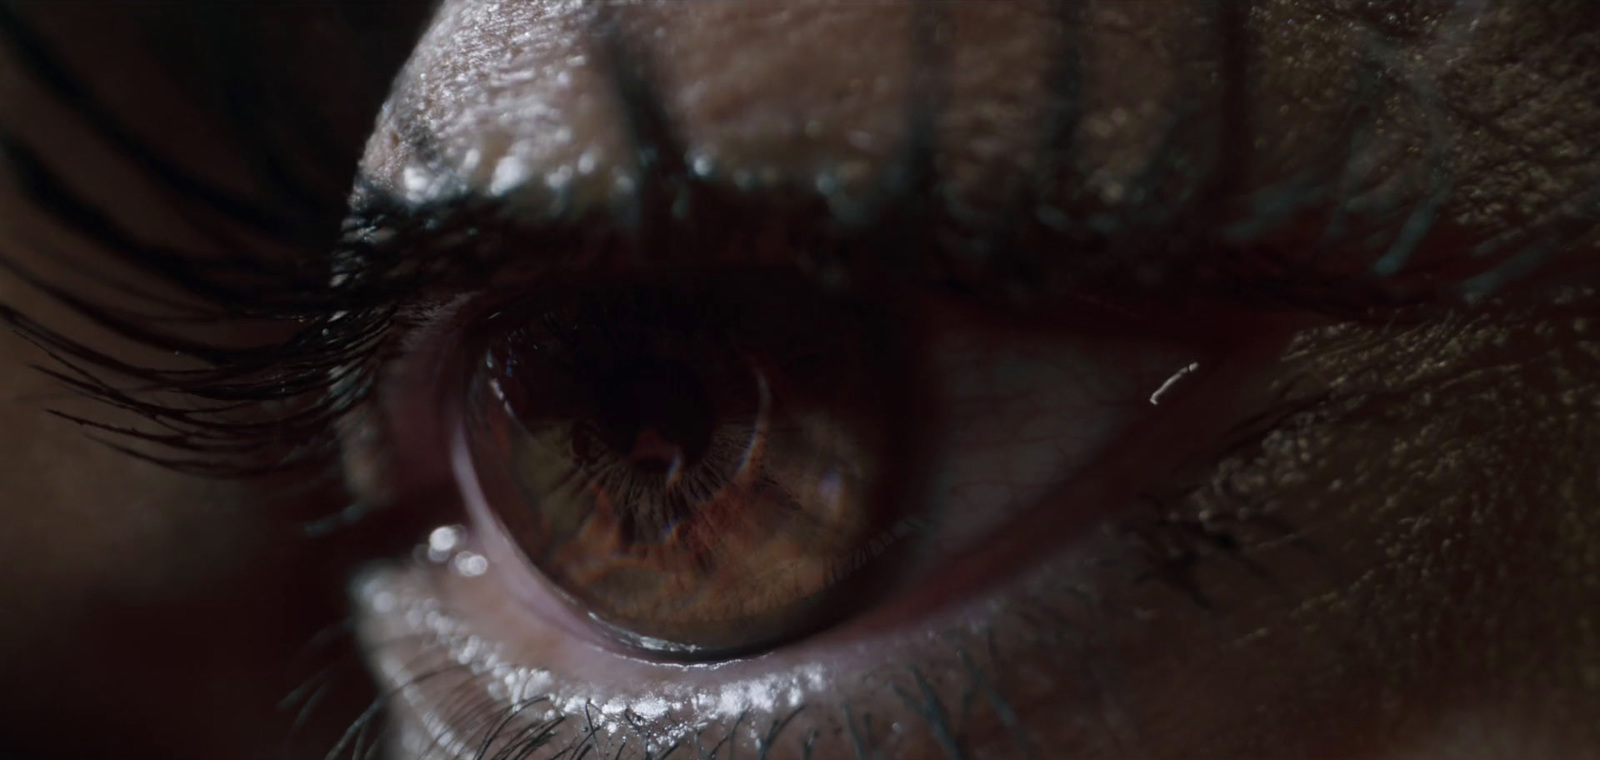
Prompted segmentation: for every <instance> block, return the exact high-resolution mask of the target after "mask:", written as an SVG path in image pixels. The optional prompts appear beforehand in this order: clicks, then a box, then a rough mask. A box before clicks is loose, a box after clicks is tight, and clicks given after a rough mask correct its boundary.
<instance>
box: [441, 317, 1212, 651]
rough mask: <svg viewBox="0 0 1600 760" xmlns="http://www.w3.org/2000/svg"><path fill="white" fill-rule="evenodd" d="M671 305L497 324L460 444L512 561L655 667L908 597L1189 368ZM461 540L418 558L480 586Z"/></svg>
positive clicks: (1155, 355)
mask: <svg viewBox="0 0 1600 760" xmlns="http://www.w3.org/2000/svg"><path fill="white" fill-rule="evenodd" d="M691 296H692V297H674V298H666V297H661V294H659V293H642V292H639V291H638V290H637V289H636V288H635V287H634V286H615V287H610V288H606V287H601V288H596V289H593V290H591V291H586V292H582V293H568V294H566V295H564V296H560V295H558V296H549V297H544V298H541V299H539V301H538V303H537V304H536V305H533V306H528V307H526V308H515V309H509V310H501V311H499V312H497V313H498V314H500V315H501V319H499V320H497V322H498V326H497V327H496V329H495V332H492V333H491V334H489V335H488V336H487V337H486V338H485V340H484V342H483V345H484V346H485V353H484V355H483V356H482V357H480V358H481V361H478V362H477V368H476V370H475V371H474V372H473V374H472V378H471V380H470V381H469V382H468V384H467V387H466V389H465V393H464V396H465V398H464V400H463V401H462V404H463V407H464V412H465V413H464V414H462V415H461V429H460V430H459V431H458V433H457V434H458V436H459V439H460V441H461V449H462V452H463V456H462V463H463V467H464V468H465V471H464V472H458V476H460V478H461V479H462V480H463V487H464V488H469V489H470V490H471V491H473V492H472V493H468V494H466V497H467V501H468V503H469V504H479V505H481V506H482V509H481V513H482V514H480V515H479V518H480V520H479V522H480V523H481V524H479V525H478V526H477V527H478V528H479V529H482V530H484V531H487V532H491V533H493V534H495V535H497V536H499V537H501V538H503V539H504V540H505V543H506V544H508V545H509V546H511V547H514V552H513V553H514V554H515V557H516V562H514V563H510V564H514V565H516V566H517V567H514V568H511V569H509V570H508V572H510V573H513V574H517V575H519V577H520V580H519V581H518V582H525V583H528V584H532V585H535V586H538V587H540V588H542V589H544V590H545V591H546V592H548V594H547V595H548V596H549V597H551V598H554V599H557V600H559V605H560V606H562V607H564V608H565V609H566V610H567V614H568V616H569V617H570V618H571V619H573V620H576V621H580V622H581V623H582V625H583V626H586V627H587V628H588V629H589V630H590V631H591V632H592V633H593V634H594V635H595V636H596V637H597V638H598V639H602V640H605V641H608V642H611V643H614V644H616V645H618V646H621V647H623V648H624V649H626V650H629V651H636V652H640V653H643V654H645V655H647V656H651V657H656V658H662V659H717V658H723V657H728V656H734V655H738V654H745V653H751V652H756V651H761V650H765V649H769V648H772V647H775V646H778V645H781V644H784V643H785V642H788V641H792V640H795V639H798V638H801V637H804V636H806V635H808V634H811V633H814V632H817V631H819V630H821V629H824V628H827V627H829V626H830V625H833V624H836V623H838V622H840V621H842V620H844V619H846V618H848V617H849V616H851V615H852V614H854V613H857V612H860V611H862V610H863V609H865V608H868V607H871V606H873V605H875V604H882V603H884V602H885V601H886V600H889V599H892V598H893V597H895V596H897V595H905V594H915V593H918V592H919V588H920V587H921V586H926V585H928V584H926V583H923V582H920V581H919V579H925V578H926V577H927V576H928V575H929V574H930V573H934V572H937V571H938V570H939V568H940V566H941V565H943V564H946V563H948V562H950V561H951V560H952V559H953V558H957V557H960V556H963V555H966V554H970V553H972V552H975V551H978V550H980V549H981V546H982V544H983V540H982V539H983V538H984V537H985V536H988V535H992V534H993V533H995V532H996V531H1000V530H1003V529H1005V527H1006V526H1007V524H1008V523H1010V522H1012V521H1014V520H1016V519H1017V518H1018V517H1019V516H1021V515H1024V514H1027V513H1029V512H1030V511H1033V510H1035V509H1037V508H1039V507H1040V506H1041V503H1042V502H1043V501H1044V500H1046V499H1048V498H1049V497H1050V496H1051V494H1052V493H1054V492H1055V491H1057V489H1059V488H1060V487H1061V486H1062V484H1064V483H1067V482H1070V481H1071V480H1072V479H1073V478H1075V477H1077V476H1078V475H1079V474H1080V472H1081V471H1082V470H1083V469H1084V468H1085V467H1086V466H1088V465H1089V464H1090V463H1092V462H1094V461H1095V460H1096V458H1097V457H1099V456H1101V455H1102V454H1103V452H1104V450H1105V449H1107V447H1108V445H1109V444H1110V443H1111V442H1112V441H1113V440H1114V439H1115V438H1116V437H1117V436H1118V435H1119V434H1120V433H1121V432H1122V431H1124V430H1125V429H1126V428H1127V427H1128V426H1129V425H1131V424H1132V423H1133V422H1135V421H1136V420H1138V419H1140V418H1143V417H1145V416H1148V415H1149V414H1151V413H1152V410H1157V409H1159V408H1160V404H1161V402H1162V401H1163V399H1167V400H1169V401H1170V400H1171V399H1174V398H1176V397H1177V395H1178V393H1179V386H1182V385H1183V383H1184V382H1185V378H1186V377H1187V376H1188V375H1189V374H1192V373H1193V372H1194V369H1193V365H1194V364H1195V363H1196V361H1197V360H1198V359H1197V358H1196V357H1193V356H1190V355H1187V354H1184V353H1183V352H1182V351H1181V350H1175V349H1171V348H1170V347H1159V346H1157V347H1144V348H1141V347H1136V346H1126V345H1123V346H1120V347H1119V348H1118V349H1116V350H1108V349H1107V348H1106V344H1105V342H1103V341H1097V340H1094V339H1090V338H1084V337H1082V336H1073V335H1070V334H1068V335H1054V334H1050V335H1047V334H1040V333H1037V332H1026V333H1023V334H996V333H997V331H996V330H994V329H993V328H992V327H986V326H978V325H966V324H961V323H959V322H956V323H954V324H950V323H949V320H936V321H939V322H941V324H942V326H941V327H940V328H939V329H937V330H932V331H929V330H926V329H922V328H921V327H918V328H910V327H907V328H906V329H905V330H904V331H903V333H900V332H896V330H897V329H898V327H885V325H883V324H878V323H870V320H867V321H861V320H860V318H859V317H858V316H857V312H855V311H852V309H850V308H849V307H848V306H847V305H841V304H840V302H839V301H838V300H837V299H835V298H834V297H833V296H829V295H824V294H821V293H816V294H805V293H802V294H799V295H797V294H796V293H795V292H793V291H785V292H781V293H774V294H773V295H772V297H771V298H762V297H751V296H750V293H749V292H748V289H744V290H739V291H737V292H728V291H724V290H721V289H719V288H717V287H709V288H704V289H696V291H695V292H694V293H692V294H691ZM507 314H520V315H521V316H520V317H517V318H512V319H506V318H505V315H507ZM796 314H804V315H806V318H805V319H802V320H797V319H795V315H796ZM917 321H918V320H916V319H907V320H904V324H905V325H912V324H914V323H916V322H917ZM887 341H899V342H900V344H901V345H906V344H910V345H914V346H916V348H915V349H914V350H911V351H894V352H886V351H884V350H883V348H884V346H885V345H886V342H887ZM886 355H892V356H894V357H895V358H894V359H893V360H891V359H889V358H886ZM468 481H470V482H468ZM456 530H457V529H455V528H441V529H439V530H436V531H435V532H434V533H433V534H431V535H430V536H429V537H428V540H427V552H428V554H429V556H430V557H431V558H433V559H435V561H440V560H441V558H443V557H449V562H451V563H454V564H453V565H452V567H453V569H454V570H456V571H457V573H459V574H462V575H468V576H471V575H475V574H482V573H483V572H484V571H485V570H487V563H486V561H485V560H484V559H483V558H482V557H479V556H477V555H475V554H471V553H468V554H466V555H465V557H466V558H465V559H462V558H461V557H462V556H463V555H462V554H461V553H459V552H458V551H457V544H458V543H459V541H460V536H459V535H458V533H456V532H454V531H456ZM499 567H500V566H499V564H497V565H496V569H497V570H498V569H499Z"/></svg>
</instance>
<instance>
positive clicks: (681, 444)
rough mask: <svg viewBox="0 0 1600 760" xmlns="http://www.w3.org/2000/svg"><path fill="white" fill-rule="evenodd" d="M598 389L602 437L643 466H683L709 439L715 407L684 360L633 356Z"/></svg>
mask: <svg viewBox="0 0 1600 760" xmlns="http://www.w3.org/2000/svg"><path fill="white" fill-rule="evenodd" d="M598 390H599V393H598V396H599V402H600V403H599V408H598V409H596V410H595V412H596V414H595V422H596V423H598V428H599V430H598V432H599V434H600V439H601V440H602V441H604V442H605V444H606V445H607V446H608V447H610V449H611V451H612V452H613V453H614V454H615V455H616V456H617V457H619V458H621V459H623V460H625V461H628V462H629V463H630V464H632V465H633V466H634V467H637V468H638V469H640V470H642V471H645V472H651V473H660V474H666V473H670V472H674V471H678V470H681V469H682V468H684V467H687V466H689V465H692V464H694V463H695V462H698V461H699V460H700V458H701V457H703V456H704V455H705V453H706V449H707V448H708V447H709V446H710V445H711V434H712V432H713V430H714V429H715V428H716V424H717V418H716V410H715V408H714V407H713V406H712V403H711V396H710V394H709V393H707V391H706V387H705V383H703V382H701V380H700V376H699V374H698V373H696V372H695V371H694V370H692V369H690V368H689V367H688V366H686V365H684V364H683V363H682V362H678V361H671V360H663V359H644V360H639V361H636V362H632V363H630V364H626V365H623V366H621V367H618V368H617V369H616V370H615V371H614V372H612V373H611V375H610V377H608V378H606V380H605V381H604V382H603V384H602V385H601V387H600V388H599V389H598Z"/></svg>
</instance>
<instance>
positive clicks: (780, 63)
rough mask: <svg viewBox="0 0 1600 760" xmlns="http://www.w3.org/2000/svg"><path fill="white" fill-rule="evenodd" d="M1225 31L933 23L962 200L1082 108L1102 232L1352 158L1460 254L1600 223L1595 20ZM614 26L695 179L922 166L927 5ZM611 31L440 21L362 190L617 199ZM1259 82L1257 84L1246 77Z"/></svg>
mask: <svg viewBox="0 0 1600 760" xmlns="http://www.w3.org/2000/svg"><path fill="white" fill-rule="evenodd" d="M1231 5H1232V4H1229V3H1191V2H1163V1H1156V0H1151V1H1149V2H1113V1H1111V0H1100V1H1098V2H1082V3H1077V4H1072V3H1068V4H1059V5H1058V4H1054V3H1046V2H992V3H990V2H968V3H955V4H945V3H933V4H929V7H932V8H934V9H936V10H935V12H936V13H938V14H941V16H942V19H943V20H942V23H941V27H940V29H941V32H940V35H941V37H940V38H941V39H942V40H944V44H945V45H946V46H947V48H946V50H947V55H946V56H945V58H944V60H945V61H946V63H945V65H946V69H945V73H944V76H942V77H940V80H941V81H942V83H943V93H944V97H945V102H944V107H943V108H941V109H939V116H938V120H937V134H938V142H939V145H940V148H939V157H938V162H939V163H938V166H939V170H940V172H941V175H942V178H943V179H944V180H945V183H946V188H947V192H948V193H949V194H950V195H951V196H952V197H955V198H959V199H961V200H963V201H966V202H970V203H977V204H981V203H984V202H986V201H992V200H994V199H996V198H1003V197H1006V196H1007V193H1008V191H1011V190H1015V189H1017V187H1016V186H1017V184H1018V183H1021V182H1026V181H1029V178H1030V177H1033V176H1036V174H1037V169H1038V167H1039V166H1040V165H1041V145H1042V144H1044V143H1046V142H1048V141H1049V138H1050V135H1049V134H1048V130H1047V128H1046V125H1048V124H1050V123H1051V116H1052V114H1053V113H1055V111H1056V109H1058V108H1059V107H1062V106H1063V105H1066V106H1069V107H1076V108H1077V109H1078V112H1079V115H1080V116H1081V118H1080V119H1079V120H1078V121H1077V126H1076V128H1075V129H1073V130H1071V132H1072V140H1071V142H1072V146H1073V148H1074V157H1073V159H1072V162H1073V164H1072V166H1071V172H1072V174H1073V176H1072V178H1071V180H1070V181H1071V182H1072V183H1073V185H1074V192H1076V193H1078V194H1079V195H1086V196H1089V197H1092V198H1093V199H1094V200H1095V202H1097V203H1100V204H1103V205H1111V206H1116V205H1118V204H1119V203H1131V202H1133V201H1134V198H1132V197H1130V192H1129V190H1130V185H1131V184H1132V183H1133V182H1135V181H1136V178H1137V177H1138V176H1139V173H1140V172H1141V171H1142V170H1143V169H1144V168H1145V167H1146V165H1147V164H1148V163H1149V162H1150V161H1151V160H1152V158H1153V157H1154V156H1155V155H1156V151H1157V150H1159V149H1161V148H1163V147H1164V146H1169V145H1173V144H1177V145H1179V146H1180V147H1182V148H1183V149H1184V150H1187V151H1189V152H1190V153H1191V154H1193V155H1192V156H1190V157H1191V158H1192V159H1193V160H1194V161H1195V162H1196V163H1202V164H1203V163H1204V162H1206V161H1208V160H1211V161H1218V160H1220V161H1226V162H1228V168H1229V170H1230V171H1232V172H1234V173H1235V174H1238V175H1241V176H1240V180H1241V181H1242V182H1243V183H1244V184H1242V185H1239V186H1240V187H1258V186H1260V185H1261V184H1262V183H1265V182H1280V181H1286V180H1288V179H1290V178H1293V177H1295V176H1298V175H1303V174H1305V173H1307V172H1311V171H1315V167H1322V166H1326V165H1328V164H1329V162H1330V158H1329V157H1330V155H1331V156H1334V157H1335V158H1334V159H1333V160H1334V165H1337V166H1340V167H1342V171H1343V172H1345V177H1344V179H1343V181H1344V182H1345V183H1347V184H1348V186H1349V187H1350V188H1359V189H1362V190H1364V191H1367V192H1369V193H1370V196H1369V197H1367V198H1366V200H1365V202H1367V203H1369V204H1380V205H1382V204H1384V203H1387V204H1388V207H1404V206H1407V205H1411V206H1415V205H1419V204H1421V203H1422V202H1423V201H1424V200H1426V199H1428V198H1430V197H1433V196H1436V195H1437V196H1438V197H1437V198H1435V200H1436V201H1438V205H1439V213H1438V217H1439V222H1438V224H1437V225H1436V227H1435V230H1436V231H1438V232H1440V235H1439V236H1438V237H1441V238H1447V239H1451V240H1456V241H1459V240H1462V239H1466V240H1473V241H1481V240H1485V239H1488V238H1491V237H1493V236H1494V235H1496V234H1498V233H1501V232H1504V231H1506V230H1508V229H1511V228H1513V227H1514V226H1517V225H1523V226H1526V225H1529V224H1542V223H1545V222H1550V221H1552V220H1554V219H1557V218H1563V217H1570V216H1573V215H1574V211H1575V209H1576V207H1577V206H1578V205H1583V204H1585V202H1587V205H1585V206H1584V208H1585V209H1587V208H1589V207H1592V204H1593V200H1594V198H1593V197H1592V196H1593V192H1594V191H1593V188H1594V187H1596V185H1597V182H1600V161H1597V158H1596V156H1595V155H1594V151H1592V150H1590V149H1589V146H1590V145H1591V144H1592V139H1593V135H1594V134H1597V133H1600V105H1597V103H1600V100H1597V99H1596V98H1594V97H1592V96H1593V94H1594V93H1596V92H1600V82H1597V81H1595V80H1596V77H1597V76H1600V75H1597V74H1596V73H1595V71H1594V70H1593V67H1592V66H1585V65H1584V61H1586V60H1590V59H1592V57H1593V56H1594V54H1595V53H1596V52H1597V50H1600V42H1597V38H1596V32H1595V30H1597V29H1600V15H1597V14H1600V11H1597V10H1596V9H1595V7H1594V6H1593V5H1592V4H1589V3H1585V2H1582V0H1569V1H1567V2H1548V3H1520V2H1487V1H1484V0H1474V1H1471V2H1458V3H1453V2H1445V1H1444V0H1438V1H1436V2H1426V3H1409V2H1405V3H1402V2H1384V1H1380V0H1367V1H1365V2H1343V3H1325V2H1310V1H1309V0H1269V1H1267V2H1260V3H1253V4H1250V5H1251V8H1250V10H1249V11H1248V12H1247V13H1246V17H1247V19H1248V22H1247V23H1246V24H1245V25H1244V32H1243V33H1242V34H1234V35H1232V36H1230V32H1229V31H1228V30H1229V29H1230V28H1231V26H1235V25H1229V24H1227V23H1226V22H1225V21H1224V17H1225V14H1226V13H1227V12H1229V11H1228V10H1227V9H1228V8H1230V7H1231ZM1061 7H1065V8H1067V9H1069V10H1068V11H1062V10H1060V8H1061ZM607 13H608V14H609V16H608V17H609V18H611V19H614V20H615V22H616V23H617V25H618V27H619V28H620V29H621V32H622V36H623V39H624V40H626V47H627V49H628V50H629V51H630V55H632V56H633V57H635V58H637V59H638V60H639V61H641V62H642V63H643V64H644V65H645V66H646V67H647V68H648V70H649V74H650V78H651V80H652V82H653V83H654V84H655V86H656V88H657V90H658V97H659V98H660V100H661V101H662V103H663V105H664V107H665V109H666V111H667V112H668V114H669V115H670V116H671V117H672V119H673V120H674V122H675V123H676V125H677V127H678V129H679V131H680V132H681V136H682V140H683V142H684V144H685V147H686V150H687V152H688V154H689V155H688V156H687V160H688V163H689V164H690V165H691V166H693V167H695V168H696V169H697V170H700V171H704V172H706V173H708V174H710V175H712V176H714V177H717V178H719V179H721V180H724V181H728V182H733V183H736V184H739V185H741V186H760V185H762V184H768V183H780V182H781V183H798V184H800V185H802V186H814V187H817V188H819V189H821V190H822V191H823V192H838V193H841V194H844V195H849V194H850V193H851V191H852V190H859V189H861V188H863V187H866V186H867V185H868V184H869V183H870V181H871V178H873V177H875V176H877V174H878V172H881V171H882V170H883V168H884V167H885V165H886V164H889V163H890V162H891V161H892V160H893V158H894V157H895V156H896V150H897V149H898V148H899V147H900V146H901V145H903V140H904V137H905V134H906V131H907V126H908V124H910V123H911V114H912V106H911V103H912V100H913V97H912V83H913V81H914V78H915V76H917V74H916V72H917V71H918V70H919V69H918V67H917V66H914V65H913V63H912V62H913V61H914V60H916V57H917V55H918V52H917V49H916V48H915V46H914V44H913V43H912V39H913V35H912V33H911V29H912V25H913V22H912V18H913V14H914V13H915V11H914V9H913V3H911V2H900V1H885V2H855V3H850V2H837V1H833V2H819V1H817V0H793V1H790V2H758V1H752V2H655V3H643V4H629V5H618V6H614V7H609V8H608V10H607ZM595 18H596V10H595V4H593V3H588V2H582V1H580V0H532V1H529V0H448V1H447V2H445V3H444V5H443V6H442V7H441V9H440V11H439V14H438V16H437V17H436V19H435V20H434V22H433V24H432V26H431V28H430V30H429V31H428V33H427V34H426V35H425V37H424V38H423V40H422V41H421V43H420V45H419V46H418V47H417V49H416V51H415V53H414V55H413V58H412V60H411V62H410V63H409V65H408V66H407V68H406V69H405V70H404V72H403V73H402V75H401V76H400V78H399V79H398V81H397V85H396V88H395V91H394V93H393V95H392V98H391V100H390V102H389V104H388V105H387V107H386V108H385V110H384V113H383V115H382V116H381V118H380V121H379V128H378V130H377V132H376V133H375V135H374V137H373V139H372V141H371V143H370V144H369V147H368V151H367V156H366V158H365V161H364V164H363V167H364V169H365V171H366V172H367V174H368V175H369V178H370V179H372V180H375V181H376V182H377V183H378V185H379V186H387V187H388V188H390V189H391V190H394V191H396V192H397V193H401V194H405V195H409V196H410V197H411V198H413V199H418V200H422V199H426V198H428V197H429V196H430V195H433V194H437V193H445V192H453V191H459V190H460V189H462V185H463V184H464V185H465V186H466V187H467V188H471V189H475V190H477V191H479V192H485V193H490V194H509V195H512V196H514V197H515V198H516V199H517V200H518V201H521V202H525V203H527V204H529V205H531V206H533V207H538V206H539V205H540V204H542V203H547V202H549V200H550V199H551V198H553V197H555V196H556V195H558V194H564V195H566V196H567V197H568V198H569V199H570V198H571V197H572V196H574V195H575V196H576V197H577V198H579V199H580V200H584V199H586V200H590V201H596V202H599V201H603V200H605V199H607V198H612V197H615V196H616V194H618V193H619V192H621V191H620V190H619V183H620V182H625V180H620V179H619V178H621V177H626V175H627V174H628V172H629V171H631V167H632V164H631V160H632V159H631V155H632V153H631V152H630V146H629V143H628V141H627V138H626V135H625V133H624V131H623V128H622V127H621V126H620V124H621V118H620V112H619V108H618V99H617V96H616V94H615V89H614V86H613V82H612V80H611V78H610V72H611V68H610V66H611V63H610V62H609V61H608V60H607V59H606V56H605V55H604V54H603V51H602V50H601V47H600V45H599V44H597V43H596V41H595V40H596V38H597V36H598V35H597V34H596V33H595V30H596V28H597V23H596V21H595ZM1230 51H1231V52H1230ZM1063 53H1070V54H1075V55H1076V57H1077V60H1078V61H1079V62H1080V63H1079V66H1080V69H1081V71H1082V77H1081V79H1080V81H1078V83H1077V85H1076V86H1077V89H1078V92H1079V97H1077V98H1072V97H1064V96H1063V93H1062V91H1061V90H1060V88H1059V87H1058V86H1057V83H1058V82H1059V81H1060V76H1059V74H1058V72H1059V70H1060V69H1059V67H1060V65H1061V64H1060V62H1061V60H1062V58H1061V56H1062V54H1063ZM1508 62H1514V63H1511V64H1510V65H1508ZM1240 69H1243V70H1246V71H1248V72H1250V74H1249V76H1247V77H1242V78H1241V77H1237V76H1234V75H1233V74H1232V73H1231V72H1235V71H1238V70H1240ZM1240 79H1242V80H1243V82H1244V84H1243V85H1242V89H1238V90H1230V88H1229V86H1228V85H1229V82H1230V81H1231V80H1240ZM1240 103H1244V104H1248V105H1247V107H1245V108H1243V109H1241V108H1239V107H1237V106H1238V104H1240ZM1240 111H1243V112H1242V113H1241V112H1240ZM1238 134H1248V135H1249V136H1250V138H1249V140H1248V141H1242V142H1243V147H1242V149H1240V150H1235V151H1234V152H1231V153H1218V151H1219V150H1221V148H1219V146H1222V145H1224V144H1226V143H1228V138H1229V137H1230V136H1232V135H1238ZM1324 172H1326V170H1325V169H1324ZM1356 202H1358V203H1359V202H1361V201H1359V200H1357V201H1356ZM1579 242H1580V243H1582V244H1585V245H1586V244H1588V243H1591V242H1592V238H1582V239H1581V240H1580V241H1579ZM1457 247H1458V248H1459V247H1460V246H1457Z"/></svg>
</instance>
